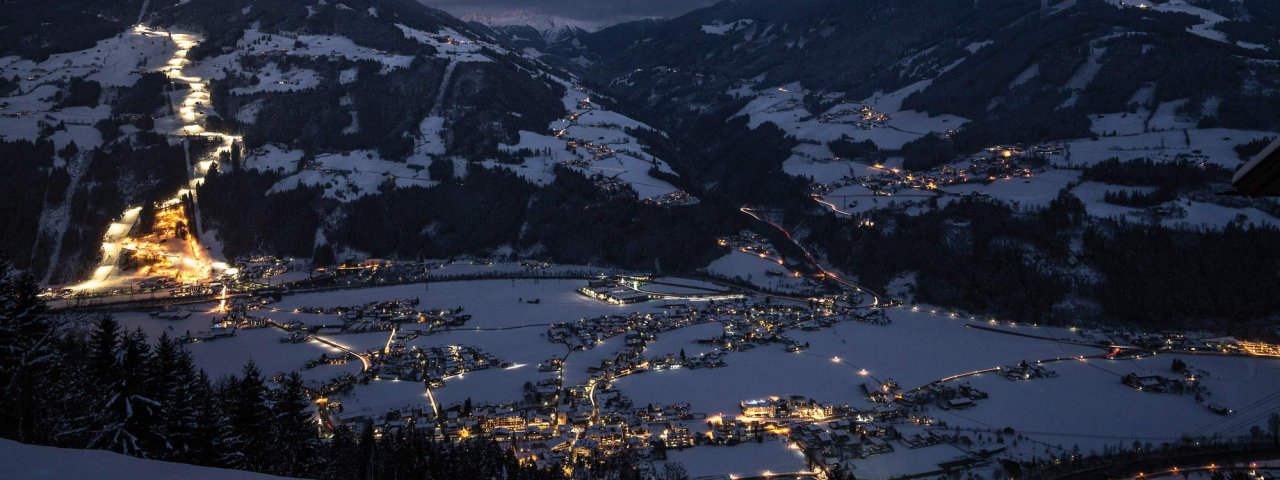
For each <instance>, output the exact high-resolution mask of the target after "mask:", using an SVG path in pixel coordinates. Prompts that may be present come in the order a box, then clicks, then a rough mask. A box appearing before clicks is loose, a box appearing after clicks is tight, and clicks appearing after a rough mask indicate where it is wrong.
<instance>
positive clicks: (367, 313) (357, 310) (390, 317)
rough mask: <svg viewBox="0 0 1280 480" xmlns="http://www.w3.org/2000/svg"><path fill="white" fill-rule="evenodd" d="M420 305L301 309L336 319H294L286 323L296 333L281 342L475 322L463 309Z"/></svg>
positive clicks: (382, 303)
mask: <svg viewBox="0 0 1280 480" xmlns="http://www.w3.org/2000/svg"><path fill="white" fill-rule="evenodd" d="M418 305H419V300H418V299H417V298H411V299H404V300H387V301H379V302H370V303H366V304H363V305H352V306H338V307H309V306H307V307H299V308H297V309H295V310H294V311H293V312H294V313H301V314H309V315H327V316H332V320H331V321H327V322H326V321H323V320H320V321H317V320H314V319H313V320H309V321H308V322H305V323H304V322H303V321H301V320H297V319H293V320H289V321H287V322H283V324H282V325H283V327H284V328H285V329H286V330H289V331H290V332H292V333H290V334H289V335H287V336H286V337H285V338H284V339H281V342H286V341H300V340H298V337H299V336H300V335H302V334H305V333H313V334H321V335H336V334H344V333H364V332H374V331H386V330H392V329H393V328H395V325H397V324H405V323H412V324H425V325H427V326H429V327H430V328H433V329H434V328H449V327H460V326H462V325H464V324H466V322H467V321H468V320H470V319H471V315H466V314H463V313H462V309H461V308H452V309H425V308H418Z"/></svg>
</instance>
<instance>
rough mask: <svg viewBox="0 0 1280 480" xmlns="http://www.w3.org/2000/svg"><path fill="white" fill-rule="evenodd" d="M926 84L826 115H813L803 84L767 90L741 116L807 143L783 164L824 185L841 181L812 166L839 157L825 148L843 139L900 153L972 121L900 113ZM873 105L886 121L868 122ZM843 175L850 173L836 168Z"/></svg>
mask: <svg viewBox="0 0 1280 480" xmlns="http://www.w3.org/2000/svg"><path fill="white" fill-rule="evenodd" d="M927 85H928V84H927V83H923V84H919V83H918V84H912V85H910V86H907V87H905V88H903V89H901V90H899V91H896V92H890V93H886V94H877V95H874V96H872V97H870V98H866V99H863V100H861V101H854V102H841V103H838V104H836V105H835V106H833V107H831V108H830V109H828V110H827V111H825V112H810V111H809V109H808V108H807V107H806V106H805V104H804V96H805V93H804V90H803V87H801V86H800V85H799V84H790V85H785V86H782V87H777V88H769V89H763V90H759V91H753V92H750V93H749V96H751V97H752V100H751V102H750V103H748V104H747V106H746V107H743V109H742V111H740V112H738V115H739V116H746V117H748V118H749V119H750V121H749V122H748V124H747V125H748V126H749V127H751V128H758V127H759V126H761V125H763V124H765V123H766V122H770V123H773V124H775V125H777V126H778V127H779V128H781V129H782V130H783V131H784V132H786V133H787V134H788V135H791V136H794V137H795V138H796V139H798V140H800V141H802V142H807V143H802V144H801V145H799V146H797V147H796V148H795V149H794V150H793V151H792V156H791V158H790V159H788V160H787V161H786V162H785V163H784V164H783V170H784V171H786V172H787V173H789V174H792V175H810V176H813V177H814V179H815V180H817V181H819V182H823V183H827V182H830V181H832V180H835V179H838V178H839V176H838V175H837V176H836V177H835V178H831V177H827V176H825V175H821V173H824V172H823V171H822V170H821V169H820V168H819V170H818V171H815V167H813V166H812V165H814V164H818V165H822V164H826V163H828V162H830V161H831V160H832V159H834V158H835V157H836V156H835V154H834V153H832V152H831V150H830V149H829V148H828V147H827V144H828V143H830V142H832V141H835V140H838V139H840V138H846V137H847V138H849V139H851V140H853V141H855V142H859V141H863V140H871V141H873V142H875V144H876V146H877V147H879V148H881V149H885V150H896V149H899V148H902V145H903V144H905V143H907V142H910V141H912V140H915V139H917V138H920V137H922V136H924V135H926V134H928V133H942V132H946V131H947V130H950V129H958V128H960V127H961V126H963V125H964V124H965V123H967V122H968V120H966V119H964V118H961V117H957V116H955V115H939V116H933V117H931V116H929V115H928V114H926V113H923V112H917V111H912V110H905V111H904V110H902V109H901V108H902V100H903V99H904V98H906V97H907V96H909V95H910V94H911V93H914V92H916V91H918V90H921V89H923V88H925V87H926V86H927ZM863 106H866V107H870V108H871V110H872V111H873V112H874V114H886V115H888V119H887V120H877V121H875V122H870V121H867V120H864V117H863V114H862V110H861V109H862V107H863ZM835 172H838V173H840V174H844V173H847V170H841V169H836V170H835Z"/></svg>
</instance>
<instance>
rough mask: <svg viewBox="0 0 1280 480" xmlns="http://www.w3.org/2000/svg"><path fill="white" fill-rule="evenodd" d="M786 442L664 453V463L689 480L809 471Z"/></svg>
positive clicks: (799, 455) (800, 453) (744, 444)
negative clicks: (677, 467) (674, 464)
mask: <svg viewBox="0 0 1280 480" xmlns="http://www.w3.org/2000/svg"><path fill="white" fill-rule="evenodd" d="M788 445H789V444H788V442H782V441H766V442H764V443H743V444H739V445H734V446H732V447H699V448H690V449H685V450H672V451H668V452H667V461H669V462H677V463H680V465H681V466H683V467H684V469H685V471H686V472H688V474H689V477H690V478H698V477H702V476H710V475H732V476H733V478H742V477H754V476H759V475H764V474H765V472H769V473H794V472H803V471H806V470H808V469H807V467H806V465H805V461H804V453H803V452H801V451H800V450H794V449H791V448H788Z"/></svg>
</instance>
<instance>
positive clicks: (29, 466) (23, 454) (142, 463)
mask: <svg viewBox="0 0 1280 480" xmlns="http://www.w3.org/2000/svg"><path fill="white" fill-rule="evenodd" d="M0 464H3V465H4V477H5V478H13V479H23V480H61V479H68V478H86V479H88V478H92V479H96V480H137V479H141V478H145V479H149V480H213V479H218V480H270V479H273V478H274V479H280V478H284V477H276V476H272V475H263V474H260V473H251V472H242V471H238V470H224V469H220V468H209V467H198V466H195V465H187V464H182V463H171V462H162V461H159V460H143V459H141V458H134V457H130V456H127V455H121V454H119V453H112V452H108V451H106V450H78V449H71V448H56V447H42V446H37V445H26V444H22V443H18V442H15V441H12V440H6V439H0Z"/></svg>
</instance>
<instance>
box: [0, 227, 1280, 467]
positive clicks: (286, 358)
mask: <svg viewBox="0 0 1280 480" xmlns="http://www.w3.org/2000/svg"><path fill="white" fill-rule="evenodd" d="M738 254H739V255H742V256H745V257H751V258H754V259H756V260H757V261H759V257H757V256H751V255H747V254H741V253H740V252H739V253H738ZM744 260H747V258H744ZM765 262H767V260H765ZM460 267H467V265H460ZM474 267H475V268H477V269H483V268H491V269H492V268H495V267H492V266H480V265H476V266H474ZM446 268H449V267H446ZM664 281H670V282H673V283H674V282H688V283H689V284H692V285H695V286H697V285H701V284H697V283H695V282H693V281H690V280H684V279H664ZM584 284H585V281H583V280H547V279H543V280H532V279H523V280H514V281H513V280H479V281H455V282H437V283H431V284H416V285H400V286H390V287H378V288H367V289H353V290H342V291H335V292H324V293H309V294H299V295H291V296H286V297H285V299H284V300H283V301H281V302H278V303H275V304H271V305H269V308H267V309H264V310H258V311H256V312H259V314H261V315H264V316H268V317H270V318H273V319H275V320H278V321H287V320H291V319H295V318H297V319H303V318H306V319H307V323H313V322H319V321H323V317H325V315H319V314H298V313H294V311H293V310H294V309H296V308H300V307H326V306H339V305H358V304H364V303H368V302H373V301H382V300H398V299H410V298H417V299H419V300H420V301H421V307H422V308H431V309H436V308H455V307H462V309H463V313H465V314H469V315H472V316H473V317H472V319H471V320H470V321H469V322H467V323H466V324H465V325H464V326H462V327H456V328H454V329H451V330H446V331H436V332H434V333H432V334H429V335H421V336H418V337H417V338H413V339H410V340H407V341H406V344H407V345H411V346H417V347H421V348H424V349H425V348H430V347H449V346H468V347H474V348H478V349H480V350H481V351H484V352H486V353H489V354H492V355H494V356H495V357H497V358H498V359H499V360H501V361H503V362H507V363H509V366H507V367H505V368H491V369H487V370H479V371H471V372H468V373H465V374H462V375H455V376H452V377H446V378H445V379H444V384H445V385H444V386H443V387H440V388H434V389H432V390H431V395H430V396H428V391H427V389H426V387H425V386H424V385H423V384H422V383H421V382H416V381H396V380H385V379H383V380H373V381H371V382H369V383H368V384H367V385H356V386H355V388H354V391H353V392H351V393H350V394H345V395H338V396H335V397H334V398H336V399H338V400H340V401H341V402H342V404H343V407H344V410H343V412H342V414H341V415H340V416H341V417H342V418H350V417H356V416H376V415H379V414H381V413H383V412H385V411H387V410H388V409H395V408H402V407H414V408H429V405H430V403H429V402H430V399H431V398H434V399H435V401H436V402H437V404H438V405H442V406H448V405H453V404H460V403H463V402H465V401H467V400H471V401H472V402H473V403H475V404H497V403H506V402H515V401H519V400H520V399H521V398H522V397H523V392H524V385H525V384H526V383H537V382H538V381H541V380H545V379H549V378H555V376H556V375H557V374H556V372H540V371H539V369H538V365H539V364H540V363H542V362H545V361H547V360H549V359H552V358H562V359H564V369H563V382H564V385H565V386H566V387H568V386H572V385H582V384H584V383H585V382H587V380H588V379H590V378H592V373H591V372H589V371H588V368H589V367H594V366H599V365H600V363H601V361H603V360H612V359H613V358H614V357H615V356H616V354H617V352H618V351H620V350H622V349H623V348H624V344H625V341H624V338H623V337H622V336H616V337H611V338H608V339H606V340H604V341H603V342H601V343H599V344H598V345H596V346H594V347H593V348H591V349H588V350H583V351H573V352H570V350H569V349H568V348H567V347H566V346H564V345H561V344H555V343H551V342H549V341H547V339H546V338H545V333H546V332H547V325H548V324H551V323H557V322H570V321H577V320H579V319H583V318H594V317H597V316H600V315H606V314H622V313H626V312H657V311H659V310H661V309H662V307H663V306H664V305H666V304H667V303H668V302H663V301H650V302H646V303H640V304H633V305H627V306H615V305H608V304H605V303H603V302H599V301H596V300H591V299H588V298H586V297H584V296H582V295H580V294H578V293H576V292H575V291H574V290H575V289H576V288H578V287H580V286H583V285H584ZM535 298H536V299H539V300H540V302H539V303H538V304H530V303H527V301H528V300H530V299H535ZM680 303H686V302H680ZM210 307H211V306H201V307H198V308H197V310H200V309H206V308H210ZM887 314H888V318H889V319H890V320H891V321H892V323H891V324H889V325H886V326H878V325H871V324H865V323H857V322H840V323H836V324H835V325H834V326H832V327H829V328H824V329H820V330H815V331H805V330H800V329H791V330H788V331H786V332H785V334H786V335H787V336H788V337H789V338H791V339H793V340H794V341H795V342H797V343H798V344H802V345H804V346H805V347H806V348H805V349H804V350H803V351H801V352H796V353H788V352H786V351H785V349H784V348H783V346H782V345H779V344H771V345H763V346H757V347H755V348H752V349H749V350H746V351H742V352H731V353H729V354H728V355H726V356H725V362H726V363H727V366H725V367H721V368H700V369H689V368H680V369H663V370H655V371H647V372H641V373H637V374H633V375H629V376H624V377H621V378H618V379H616V380H614V381H613V382H612V386H613V387H614V388H617V389H618V390H619V391H620V392H621V394H622V395H624V396H626V397H628V398H630V399H631V400H632V401H633V402H634V404H635V405H637V406H639V405H647V404H649V403H659V404H664V405H672V404H679V403H686V402H687V403H688V404H690V407H691V411H692V412H694V413H695V414H701V415H697V416H696V417H695V419H694V420H690V421H685V422H683V423H684V424H685V426H686V427H688V428H689V429H691V430H693V431H706V430H707V424H706V422H705V421H704V420H703V419H702V418H703V415H705V416H715V415H717V414H724V415H725V416H726V418H732V417H733V416H735V415H737V414H738V413H739V402H741V401H744V400H752V399H759V398H767V397H770V396H787V395H802V396H806V397H810V398H813V399H815V400H817V401H820V402H824V403H832V404H847V405H850V406H853V407H854V408H858V409H870V408H874V407H875V406H876V404H873V403H870V402H869V401H868V400H866V398H865V393H863V391H862V389H861V384H862V383H863V382H867V381H880V382H887V381H890V380H893V381H896V382H897V383H899V384H900V385H901V386H902V388H903V391H908V390H910V389H913V388H916V387H922V386H926V385H929V384H931V383H934V382H937V381H940V380H944V379H948V381H949V382H950V384H960V383H968V384H970V385H972V386H974V387H977V388H978V389H980V390H982V391H985V392H987V393H989V394H990V398H988V399H983V400H979V401H978V402H977V405H976V406H974V407H972V408H969V409H965V410H942V409H937V408H930V409H929V410H928V414H929V415H931V416H934V417H935V418H937V419H938V420H940V421H944V422H946V423H947V425H948V427H947V429H950V428H956V427H958V428H961V429H964V431H968V432H975V433H974V434H975V435H978V434H980V433H981V432H990V431H994V430H999V429H1003V428H1005V427H1011V428H1013V429H1014V430H1015V431H1016V432H1017V435H1019V436H1021V438H1022V439H1021V440H1019V442H1020V443H1014V442H1012V441H1011V442H1010V444H1009V445H1010V446H1011V448H1012V450H1011V452H1012V453H1011V454H1014V455H1021V454H1027V455H1030V454H1033V453H1037V452H1040V450H1038V449H1046V448H1047V449H1051V450H1055V449H1056V450H1055V451H1062V450H1063V449H1065V450H1068V451H1069V450H1070V449H1071V448H1072V447H1074V446H1076V445H1079V446H1080V448H1081V449H1082V450H1083V451H1085V452H1088V451H1090V450H1091V449H1098V450H1100V449H1101V448H1102V446H1104V445H1115V444H1118V443H1121V444H1126V445H1127V444H1130V443H1131V442H1132V441H1133V440H1139V441H1153V442H1157V439H1166V438H1167V439H1172V438H1174V437H1177V436H1179V435H1182V434H1186V433H1196V432H1199V433H1209V434H1212V433H1220V434H1224V435H1230V434H1239V433H1241V432H1244V431H1247V430H1248V427H1249V426H1251V424H1249V423H1248V422H1245V421H1235V419H1234V418H1231V417H1220V416H1217V415H1215V414H1213V413H1212V412H1210V411H1209V410H1208V409H1207V408H1205V407H1204V406H1202V405H1199V404H1197V403H1196V402H1195V401H1194V400H1193V399H1192V397H1191V396H1189V395H1175V394H1156V393H1147V392H1140V391H1137V390H1134V389H1131V388H1129V387H1127V386H1125V385H1123V384H1122V383H1121V382H1120V376H1123V375H1125V374H1127V373H1139V374H1166V375H1171V374H1172V373H1171V371H1170V362H1171V358H1172V357H1171V356H1169V355H1159V356H1155V357H1150V358H1145V359H1141V360H1106V359H1102V358H1089V359H1087V360H1083V361H1081V360H1078V357H1081V356H1086V357H1089V356H1096V355H1099V354H1101V353H1105V352H1104V350H1103V349H1101V348H1099V347H1090V346H1083V345H1076V344H1071V343H1063V342H1058V341H1053V340H1049V339H1044V338H1035V337H1046V338H1051V339H1052V338H1056V339H1068V340H1070V339H1082V338H1083V337H1081V335H1080V334H1078V333H1075V332H1073V331H1068V330H1066V329H1060V328H1051V327H1037V326H1033V325H1023V324H1013V323H1009V322H1008V321H1006V320H1003V319H1002V320H1001V321H1000V322H999V323H998V324H996V325H995V326H996V327H998V328H999V329H1000V330H1002V331H1004V332H1009V333H1015V334H1020V335H1013V334H1008V333H1001V332H994V331H990V330H986V329H980V328H973V326H975V325H981V326H984V327H990V326H992V325H991V324H990V323H989V320H990V319H973V318H969V317H965V316H952V315H951V314H950V313H949V312H946V311H937V310H935V309H932V308H929V307H924V306H922V307H920V308H919V310H918V311H915V310H913V309H911V308H892V309H889V310H888V311H887ZM330 317H331V316H330ZM118 318H119V319H120V320H121V321H122V323H124V324H125V325H126V326H127V327H128V328H135V327H138V328H142V329H143V330H144V331H145V332H147V333H148V334H150V335H151V336H153V337H154V336H156V335H158V334H160V333H161V332H168V333H169V334H170V335H181V334H182V333H183V332H184V331H186V330H191V331H198V330H204V329H207V327H208V325H209V322H210V321H211V320H212V319H213V318H214V314H212V313H195V314H193V315H192V316H191V317H190V318H188V319H185V320H180V321H168V320H159V319H155V318H152V317H150V316H148V315H146V314H144V313H123V314H120V315H118ZM401 328H402V330H401V333H405V332H409V331H412V330H415V329H421V328H422V327H421V326H418V325H415V324H406V325H404V326H402V327H401ZM724 328H725V327H724V324H722V323H721V322H710V323H698V324H694V325H691V326H687V327H682V328H678V329H675V330H671V331H665V332H660V333H657V334H656V339H654V341H652V342H651V343H649V344H648V345H647V346H646V348H645V350H644V352H643V356H644V358H648V359H657V358H661V357H664V356H667V355H672V356H679V355H680V354H681V353H682V352H683V353H684V354H685V355H688V356H698V355H704V354H707V353H711V352H712V351H714V350H715V348H714V346H712V345H708V344H701V343H697V342H696V341H697V340H701V339H711V338H716V337H718V336H720V335H721V334H722V333H724ZM282 335H283V334H282V333H281V332H279V331H278V330H275V329H260V330H246V331H241V332H239V333H238V334H237V335H236V336H235V337H232V338H228V339H221V340H215V341H209V342H203V343H197V344H192V345H190V346H189V348H191V350H192V352H193V353H194V354H195V357H196V361H197V362H198V364H199V366H201V367H203V368H205V369H207V370H209V371H210V373H211V374H213V375H214V376H217V375H223V374H232V373H236V372H238V371H239V369H240V367H241V365H242V364H243V362H245V361H247V360H249V359H250V358H252V359H253V360H254V361H255V362H257V363H258V364H259V365H261V366H262V368H263V370H264V371H265V372H267V373H268V374H271V373H275V372H279V371H285V370H290V369H296V368H300V366H301V365H302V364H303V363H305V362H306V361H307V360H308V359H311V358H315V357H317V356H319V355H320V354H322V353H334V352H336V351H337V350H336V349H334V348H333V347H330V346H327V345H324V344H322V343H319V342H307V343H302V344H288V343H280V342H279V338H280V337H281V336H282ZM390 338H391V337H390V332H385V331H384V332H371V333H360V334H349V335H325V336H324V339H325V340H327V341H330V342H333V343H335V344H338V345H342V346H344V347H346V348H349V349H351V350H355V351H367V350H370V349H379V348H381V347H383V346H384V345H385V344H386V342H387V341H388V340H389V339H390ZM1062 358H1066V359H1068V360H1065V361H1055V362H1052V363H1046V364H1045V365H1046V366H1047V367H1048V368H1049V369H1050V370H1053V371H1055V372H1057V373H1058V377H1056V378H1040V379H1032V380H1027V381H1017V382H1015V381H1010V380H1007V379H1005V378H1004V377H1001V376H997V375H992V374H989V373H987V374H978V375H973V376H967V377H964V378H960V379H956V380H950V377H953V376H956V375H961V374H968V373H972V372H978V371H983V370H987V369H992V368H995V367H1001V366H1010V365H1016V364H1018V363H1020V362H1022V361H1024V360H1025V361H1028V362H1032V363H1034V362H1035V361H1037V360H1056V359H1062ZM1178 358H1182V359H1184V360H1185V361H1186V362H1187V363H1188V364H1190V365H1191V366H1192V367H1193V368H1195V369H1197V370H1199V371H1202V372H1204V373H1202V382H1203V383H1202V384H1203V385H1204V386H1205V387H1206V388H1208V390H1209V392H1210V396H1209V398H1208V401H1209V402H1214V403H1219V404H1222V405H1225V406H1227V407H1229V408H1246V407H1248V406H1249V405H1250V404H1253V403H1255V402H1259V401H1260V402H1261V404H1262V405H1263V408H1276V407H1280V400H1278V399H1274V398H1268V395H1269V394H1270V393H1272V392H1271V390H1273V389H1272V388H1269V387H1266V386H1267V385H1277V384H1280V360H1265V359H1257V358H1241V357H1220V356H1209V355H1204V356H1181V357H1178ZM359 369H360V363H359V362H354V361H353V362H351V363H348V364H347V365H343V366H325V367H318V368H315V369H312V370H309V371H308V372H307V375H308V379H309V380H316V381H321V380H325V379H328V378H333V377H336V376H338V375H341V374H343V373H357V372H359ZM1246 417H1248V415H1242V416H1241V420H1247V418H1246ZM1223 418H1228V420H1229V421H1227V422H1218V423H1214V422H1215V421H1216V420H1219V419H1223ZM901 428H902V429H904V431H905V432H917V431H918V432H924V431H926V429H928V428H934V427H923V426H913V425H910V424H903V425H902V426H901ZM913 429H914V430H913ZM943 430H946V429H943ZM1157 443H1158V442H1157ZM0 450H3V449H0ZM963 456H964V452H963V451H962V450H960V449H958V448H956V447H954V446H951V445H946V444H943V445H936V446H932V447H927V448H921V449H907V448H905V446H903V447H900V448H897V449H895V451H894V452H891V453H887V454H881V455H875V456H872V457H869V458H865V459H855V460H854V463H855V465H856V467H857V469H856V471H857V474H858V475H859V477H860V478H888V477H891V476H896V475H904V474H912V473H920V472H924V471H931V470H934V469H936V467H935V466H936V464H937V463H939V462H944V461H948V460H953V459H956V458H960V457H963ZM668 461H672V462H678V463H681V464H682V465H683V466H684V468H685V469H686V470H687V471H688V472H689V473H690V474H691V475H693V476H701V475H718V474H733V475H738V476H748V475H760V474H762V473H763V472H765V471H770V472H797V471H803V470H805V469H806V467H807V466H806V465H805V461H804V458H803V456H802V455H801V454H800V452H799V451H797V450H795V449H793V448H792V447H789V442H786V441H782V440H773V439H766V441H765V442H764V443H753V442H747V443H743V444H740V445H737V446H727V447H711V446H701V447H695V448H691V449H686V450H680V451H677V450H672V451H670V452H669V458H668ZM657 467H658V468H661V465H660V464H659V465H657Z"/></svg>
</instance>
